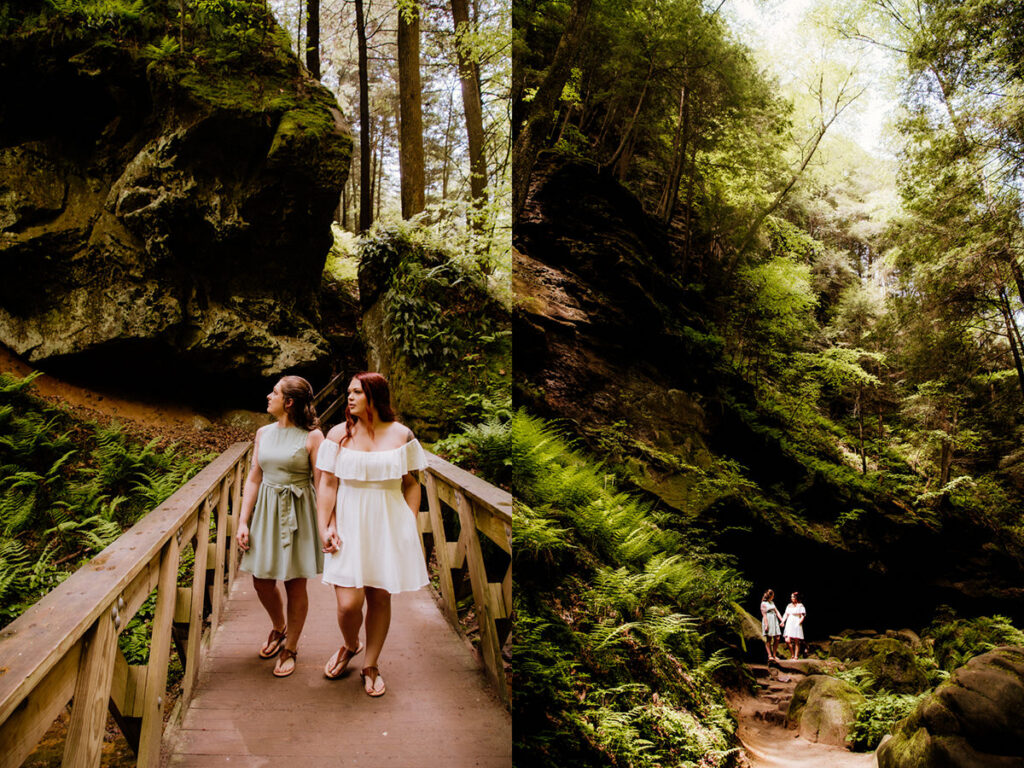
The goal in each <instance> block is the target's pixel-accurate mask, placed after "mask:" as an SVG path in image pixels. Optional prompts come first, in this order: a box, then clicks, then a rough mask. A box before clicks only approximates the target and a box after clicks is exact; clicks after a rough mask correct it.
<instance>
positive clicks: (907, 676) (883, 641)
mask: <svg viewBox="0 0 1024 768" xmlns="http://www.w3.org/2000/svg"><path fill="white" fill-rule="evenodd" d="M831 653H832V655H833V656H835V657H836V658H839V659H844V660H846V661H853V662H854V663H855V666H858V667H863V668H865V669H866V670H867V671H868V672H870V673H871V676H872V677H873V678H874V679H875V687H876V688H878V689H879V690H888V691H892V692H893V693H920V692H921V691H923V690H925V689H926V688H928V675H927V673H926V672H925V670H924V669H923V668H922V667H921V664H920V662H919V661H918V657H917V654H916V653H914V650H913V649H912V648H911V646H910V645H909V643H907V642H904V641H903V640H901V639H896V638H894V637H860V638H851V639H848V640H837V641H835V642H833V643H832V646H831Z"/></svg>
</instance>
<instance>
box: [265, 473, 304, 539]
mask: <svg viewBox="0 0 1024 768" xmlns="http://www.w3.org/2000/svg"><path fill="white" fill-rule="evenodd" d="M264 485H266V486H267V488H270V489H272V490H273V491H274V492H275V493H277V496H278V499H279V501H280V504H279V505H278V509H280V510H281V534H280V535H281V546H282V547H290V546H291V544H292V537H293V536H294V535H295V532H296V531H297V530H299V520H298V518H297V517H296V516H295V501H296V499H301V498H302V496H303V494H305V489H304V488H303V487H302V486H299V485H278V484H276V483H264Z"/></svg>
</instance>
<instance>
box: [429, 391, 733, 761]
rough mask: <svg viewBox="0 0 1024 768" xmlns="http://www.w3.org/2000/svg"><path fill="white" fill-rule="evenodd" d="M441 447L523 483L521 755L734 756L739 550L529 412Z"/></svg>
mask: <svg viewBox="0 0 1024 768" xmlns="http://www.w3.org/2000/svg"><path fill="white" fill-rule="evenodd" d="M438 447H439V449H440V450H443V451H448V452H449V455H452V454H453V453H454V454H456V455H459V456H462V457H467V458H468V457H470V456H472V457H473V460H474V464H473V466H474V469H476V471H478V472H479V473H480V474H481V475H483V476H484V477H486V478H487V479H488V480H490V481H491V482H496V483H499V484H501V485H506V486H507V487H512V488H514V489H515V494H516V501H515V508H514V525H513V530H512V535H513V544H512V546H513V552H514V553H515V555H514V557H515V561H514V564H513V567H514V569H515V573H516V597H515V616H516V619H515V621H516V629H515V647H514V658H515V663H514V665H513V670H512V676H511V688H512V690H513V691H514V694H513V696H514V700H513V716H514V718H515V722H516V729H515V733H514V738H515V741H516V744H515V748H516V754H517V761H520V762H521V763H522V764H523V765H527V764H529V765H536V766H560V767H564V766H584V765H595V766H596V765H601V766H605V765H629V766H638V767H639V766H650V767H651V768H653V766H658V765H693V766H695V765H698V764H699V765H702V766H725V765H732V764H733V762H734V761H735V760H736V759H737V757H738V749H737V743H736V740H735V735H734V734H735V722H734V720H733V719H732V716H731V715H730V714H729V712H728V709H727V707H726V703H725V699H724V695H723V692H722V689H721V687H720V686H719V684H718V683H717V682H716V681H715V678H714V673H715V671H716V670H717V669H718V668H720V667H721V666H722V665H724V664H725V663H726V661H727V658H726V656H725V654H724V652H723V650H722V648H723V646H722V643H721V642H720V640H721V638H723V637H725V638H734V637H735V634H736V631H737V627H736V622H737V616H736V613H735V609H734V608H733V606H732V602H733V601H735V600H737V599H739V598H740V597H741V596H743V595H744V594H745V593H746V591H747V589H748V585H747V583H746V582H745V581H743V579H742V578H741V577H740V576H739V574H738V573H737V572H736V570H735V569H734V568H733V567H732V565H731V563H729V562H728V561H727V560H726V559H725V558H723V557H722V556H720V555H716V554H714V553H711V552H708V551H707V550H706V549H705V548H704V547H703V546H701V545H699V544H698V543H696V542H694V541H692V540H691V538H690V536H689V535H688V533H687V532H686V531H681V530H679V528H678V524H677V521H675V520H673V519H672V517H671V515H670V514H669V513H666V512H664V511H662V510H660V509H659V508H657V507H656V506H654V505H652V504H650V503H648V502H645V501H643V500H641V499H639V498H637V497H636V496H634V495H631V494H628V493H625V492H623V491H621V490H620V489H619V488H618V486H617V484H616V482H615V478H614V475H611V474H609V473H607V472H606V471H605V468H603V467H602V466H600V464H599V463H597V462H596V461H594V460H593V459H592V458H590V457H588V456H587V455H585V454H584V453H582V452H581V451H578V450H576V449H575V448H574V447H573V445H572V443H571V442H570V441H569V440H568V439H567V438H566V437H564V436H563V435H562V434H561V433H560V432H559V431H558V430H557V429H556V428H555V427H553V426H552V425H551V424H548V423H545V422H544V421H542V420H539V419H536V418H533V417H530V416H528V415H526V414H525V413H524V412H522V411H520V412H518V413H515V414H514V415H512V416H511V418H502V417H500V416H497V415H495V416H492V418H490V419H489V420H488V421H486V422H485V423H483V424H480V425H476V426H472V427H468V428H466V429H465V430H464V431H463V432H462V433H461V434H460V435H458V436H453V437H451V438H449V439H448V440H446V441H443V442H442V443H441V444H439V446H438ZM716 638H717V640H716Z"/></svg>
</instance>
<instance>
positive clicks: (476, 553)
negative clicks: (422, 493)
mask: <svg viewBox="0 0 1024 768" xmlns="http://www.w3.org/2000/svg"><path fill="white" fill-rule="evenodd" d="M455 502H456V506H457V508H458V513H459V521H460V522H461V523H462V536H465V537H466V560H467V561H468V563H469V580H470V583H471V584H472V586H473V601H474V602H475V603H476V611H477V625H478V626H479V627H480V655H481V656H482V657H483V660H484V666H486V667H487V671H488V672H490V673H491V675H492V677H493V678H494V681H495V682H496V683H497V684H498V692H499V693H500V694H501V698H502V700H503V701H508V689H507V687H506V683H505V670H504V667H503V662H502V659H501V643H500V641H499V640H498V636H497V632H496V629H495V619H496V618H497V617H496V616H495V615H494V610H493V608H492V605H491V602H492V601H491V599H490V598H491V595H490V593H491V589H490V586H489V584H488V581H487V569H486V567H485V565H484V558H483V552H482V551H481V549H480V535H479V534H478V533H477V522H476V515H475V514H474V512H473V504H472V502H471V501H470V500H469V499H467V498H466V495H465V494H464V493H463V492H462V491H461V490H458V489H456V491H455Z"/></svg>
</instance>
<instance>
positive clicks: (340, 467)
mask: <svg viewBox="0 0 1024 768" xmlns="http://www.w3.org/2000/svg"><path fill="white" fill-rule="evenodd" d="M316 466H317V469H320V470H322V471H324V472H331V473H333V474H335V475H337V476H338V478H339V479H341V480H369V481H380V480H399V479H401V477H402V476H403V475H406V474H408V473H409V472H412V471H414V470H419V469H425V468H426V466H427V456H426V454H425V453H424V451H423V447H422V446H421V445H420V443H419V440H416V439H415V438H413V439H412V440H410V441H409V442H408V443H405V444H404V445H400V446H398V447H396V448H389V449H387V450H383V451H354V450H352V449H351V448H345V447H344V446H340V445H338V444H337V443H335V442H334V441H333V440H325V441H324V442H323V443H321V445H320V451H319V453H318V454H317V460H316Z"/></svg>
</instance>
